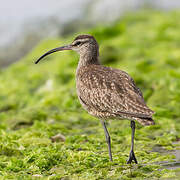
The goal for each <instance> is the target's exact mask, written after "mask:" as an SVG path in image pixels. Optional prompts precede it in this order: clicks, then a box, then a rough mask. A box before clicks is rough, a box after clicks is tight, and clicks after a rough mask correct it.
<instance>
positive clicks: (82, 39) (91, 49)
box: [35, 35, 99, 64]
mask: <svg viewBox="0 0 180 180" xmlns="http://www.w3.org/2000/svg"><path fill="white" fill-rule="evenodd" d="M63 50H74V51H76V52H78V53H79V54H80V55H84V54H86V53H92V54H94V55H97V56H98V52H99V47H98V44H97V41H96V39H95V38H94V37H93V36H91V35H79V36H77V37H76V38H75V39H74V41H73V42H72V43H71V44H69V45H66V46H62V47H58V48H54V49H51V50H50V51H48V52H46V53H45V54H43V55H42V56H41V57H40V58H39V59H38V60H37V61H36V62H35V63H36V64H37V63H38V62H39V61H40V60H41V59H42V58H44V57H45V56H47V55H49V54H52V53H54V52H57V51H63Z"/></svg>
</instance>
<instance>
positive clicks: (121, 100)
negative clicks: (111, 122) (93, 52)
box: [76, 65, 154, 125]
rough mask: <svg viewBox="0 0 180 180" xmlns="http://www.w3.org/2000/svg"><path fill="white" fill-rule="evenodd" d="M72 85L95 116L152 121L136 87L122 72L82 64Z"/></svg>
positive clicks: (143, 122)
mask: <svg viewBox="0 0 180 180" xmlns="http://www.w3.org/2000/svg"><path fill="white" fill-rule="evenodd" d="M76 86H77V93H78V97H79V100H80V102H81V104H82V105H83V107H84V108H85V109H86V110H87V111H88V112H89V113H90V114H92V115H94V116H96V117H99V118H103V119H109V118H120V119H131V120H137V121H138V122H140V123H141V124H143V125H151V124H154V121H153V119H152V115H153V114H154V112H153V111H152V110H151V109H149V108H148V107H147V105H146V104H145V101H144V98H143V95H142V93H141V91H140V89H139V88H137V87H136V85H135V83H134V81H133V79H132V78H131V77H130V76H129V75H128V74H127V73H126V72H124V71H121V70H119V69H113V68H110V67H104V66H102V65H89V66H84V67H81V68H79V69H78V71H77V73H76Z"/></svg>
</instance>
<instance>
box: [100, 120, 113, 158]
mask: <svg viewBox="0 0 180 180" xmlns="http://www.w3.org/2000/svg"><path fill="white" fill-rule="evenodd" d="M101 123H102V125H103V128H104V133H105V136H106V142H107V144H108V151H109V159H110V161H112V153H111V138H110V136H109V133H108V130H107V128H106V124H105V122H104V121H103V120H101Z"/></svg>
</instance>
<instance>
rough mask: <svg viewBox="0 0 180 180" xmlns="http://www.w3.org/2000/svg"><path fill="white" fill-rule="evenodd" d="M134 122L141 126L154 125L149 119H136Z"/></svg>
mask: <svg viewBox="0 0 180 180" xmlns="http://www.w3.org/2000/svg"><path fill="white" fill-rule="evenodd" d="M136 120H137V121H138V122H139V123H140V124H142V125H143V126H149V125H154V124H155V122H154V120H153V119H152V118H151V117H138V118H136Z"/></svg>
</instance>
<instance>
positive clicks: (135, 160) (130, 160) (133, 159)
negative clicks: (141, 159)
mask: <svg viewBox="0 0 180 180" xmlns="http://www.w3.org/2000/svg"><path fill="white" fill-rule="evenodd" d="M132 161H134V162H135V163H136V164H137V163H138V162H137V159H136V157H135V154H134V151H132V150H131V152H130V154H129V159H128V160H127V164H131V163H132Z"/></svg>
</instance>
